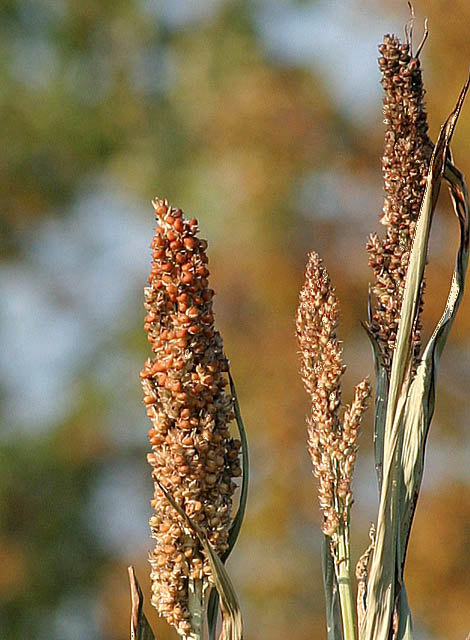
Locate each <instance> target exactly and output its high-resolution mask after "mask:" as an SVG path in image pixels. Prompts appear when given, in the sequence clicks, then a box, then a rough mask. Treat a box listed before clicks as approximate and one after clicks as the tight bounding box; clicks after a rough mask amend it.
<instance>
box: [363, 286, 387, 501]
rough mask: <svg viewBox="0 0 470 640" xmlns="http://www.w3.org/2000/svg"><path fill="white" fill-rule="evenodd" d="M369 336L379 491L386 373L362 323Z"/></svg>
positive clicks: (370, 312) (369, 307)
mask: <svg viewBox="0 0 470 640" xmlns="http://www.w3.org/2000/svg"><path fill="white" fill-rule="evenodd" d="M371 306H372V305H371V292H370V290H369V301H368V309H369V324H370V318H371V315H372V309H371ZM362 326H363V327H364V329H365V331H366V333H367V335H368V337H369V341H370V344H371V347H372V357H373V360H374V372H375V395H374V458H375V472H376V474H377V483H378V485H379V492H380V490H381V489H382V476H383V459H384V437H385V419H386V415H387V399H388V375H387V369H386V368H385V366H384V364H383V359H382V355H381V353H380V349H379V345H378V344H377V340H376V339H375V336H374V334H373V333H372V332H371V331H370V329H369V327H368V326H367V325H366V324H365V323H363V325H362Z"/></svg>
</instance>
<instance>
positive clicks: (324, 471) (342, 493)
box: [296, 252, 370, 640]
mask: <svg viewBox="0 0 470 640" xmlns="http://www.w3.org/2000/svg"><path fill="white" fill-rule="evenodd" d="M338 316H339V304H338V299H337V297H336V293H335V290H334V289H333V287H332V286H331V283H330V279H329V276H328V273H327V271H326V269H325V268H324V267H323V264H322V261H321V259H320V258H319V256H318V255H317V254H316V253H314V252H312V253H311V254H310V256H309V259H308V263H307V268H306V272H305V283H304V286H303V287H302V289H301V292H300V300H299V307H298V311H297V322H296V326H297V340H298V344H299V349H300V359H301V365H300V372H301V376H302V380H303V383H304V386H305V389H306V391H307V393H308V394H309V396H310V399H311V415H310V417H309V418H308V420H307V433H308V451H309V454H310V457H311V460H312V463H313V473H314V475H315V476H316V477H317V479H318V495H319V501H320V508H321V511H322V514H323V524H322V531H323V533H324V535H325V536H326V537H327V538H328V544H329V549H330V553H331V556H332V558H333V562H334V568H335V576H336V588H337V589H338V593H339V601H340V614H341V619H342V627H343V633H344V638H345V640H355V638H356V627H355V621H354V604H353V602H354V600H353V589H352V582H351V567H350V551H349V518H350V510H351V504H352V492H351V479H352V474H353V470H354V462H355V459H356V453H357V439H358V430H359V425H360V422H361V420H362V416H363V413H364V411H365V409H366V405H367V400H368V397H369V394H370V384H369V382H368V380H367V379H364V380H362V381H361V382H360V383H359V384H358V385H357V386H356V388H355V390H354V399H353V402H352V404H351V406H350V407H347V408H346V409H345V411H344V415H343V419H342V420H341V419H340V415H339V412H340V408H341V377H342V375H343V373H344V369H345V366H344V364H343V361H342V349H341V346H340V343H339V341H338V338H337V335H336V329H337V323H338Z"/></svg>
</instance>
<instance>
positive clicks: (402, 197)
mask: <svg viewBox="0 0 470 640" xmlns="http://www.w3.org/2000/svg"><path fill="white" fill-rule="evenodd" d="M379 52H380V57H379V67H380V72H381V74H382V86H383V88H384V91H385V95H384V99H383V114H384V123H385V127H386V130H385V144H384V154H383V157H382V174H383V178H384V185H385V200H384V207H383V211H382V216H381V222H382V224H383V225H385V226H386V228H387V230H386V233H385V237H384V238H383V239H380V238H379V237H378V236H377V234H372V235H371V236H370V237H369V239H368V242H367V246H366V247H367V251H368V253H369V266H371V267H372V269H373V271H374V284H373V287H372V292H373V294H374V296H375V305H374V309H373V313H372V319H371V323H370V331H371V333H372V334H373V335H374V336H375V339H376V341H377V344H378V345H379V348H380V350H381V353H382V357H383V361H384V364H385V366H386V367H387V368H388V369H389V368H390V365H391V359H392V355H393V349H394V347H395V340H396V335H397V330H398V323H399V320H400V311H401V302H402V298H403V291H404V286H405V276H406V271H407V268H408V261H409V255H410V250H411V243H412V240H413V235H414V231H415V226H416V220H417V217H418V214H419V209H420V206H421V200H422V198H423V195H424V190H425V185H426V175H427V171H428V165H429V159H430V156H431V151H432V144H431V142H430V140H429V137H428V134H427V131H428V125H427V119H426V111H425V107H424V88H423V81H422V76H421V67H420V61H419V57H414V56H413V54H412V51H411V46H410V44H409V43H405V44H402V43H401V42H400V41H399V39H398V38H397V37H396V36H393V35H392V36H390V35H387V36H385V38H384V42H383V43H382V44H381V45H380V46H379ZM420 333H421V326H420V323H419V322H418V324H417V326H416V327H415V333H414V340H413V341H414V352H415V356H417V355H418V353H419V348H420Z"/></svg>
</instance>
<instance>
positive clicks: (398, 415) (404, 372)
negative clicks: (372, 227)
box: [361, 81, 468, 640]
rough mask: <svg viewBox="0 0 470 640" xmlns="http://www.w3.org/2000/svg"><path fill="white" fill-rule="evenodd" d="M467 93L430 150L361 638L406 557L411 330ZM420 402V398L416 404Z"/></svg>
mask: <svg viewBox="0 0 470 640" xmlns="http://www.w3.org/2000/svg"><path fill="white" fill-rule="evenodd" d="M467 89H468V81H467V83H466V84H465V86H464V88H463V90H462V92H461V93H460V96H459V99H458V101H457V105H456V107H455V109H454V110H453V112H452V113H451V115H450V116H449V118H448V119H447V121H446V123H445V124H444V125H443V127H442V128H441V131H440V134H439V138H438V140H437V143H436V146H435V147H434V151H433V155H432V158H431V163H430V169H429V173H428V177H427V184H426V190H425V193H424V196H423V201H422V203H421V209H420V213H419V217H418V220H417V224H416V231H415V235H414V239H413V245H412V249H411V254H410V260H409V264H408V269H407V275H406V281H405V290H404V294H403V302H402V307H401V315H400V324H399V327H398V332H397V340H396V346H395V351H394V354H393V360H392V370H391V374H390V387H389V395H388V402H387V415H386V422H385V437H384V461H383V464H384V468H383V484H382V490H381V495H380V504H379V514H378V519H377V536H376V543H375V549H374V554H373V558H372V564H371V569H370V573H369V583H368V589H367V592H368V605H367V611H366V615H365V617H364V622H363V626H362V629H361V640H388V637H389V634H390V630H391V624H392V618H393V609H394V605H395V594H396V593H398V586H399V585H397V584H396V580H397V578H398V580H399V581H400V582H401V558H402V557H403V556H404V554H403V549H402V527H401V516H402V509H401V508H400V505H401V499H402V496H403V493H404V492H405V488H404V486H403V483H404V480H403V474H402V470H401V456H402V447H403V424H404V421H405V420H409V414H410V412H413V411H414V412H419V406H418V404H417V400H418V399H416V401H415V402H414V403H413V404H412V405H410V404H409V403H408V390H409V388H410V384H411V368H412V354H411V352H412V335H413V327H414V325H415V322H416V318H417V314H418V310H419V295H420V290H421V283H422V279H423V273H424V267H425V264H426V256H427V248H428V241H429V232H430V227H431V222H432V217H433V213H434V208H435V205H436V202H437V198H438V195H439V190H440V185H441V180H442V176H443V173H444V167H445V164H446V158H447V150H448V146H449V143H450V140H451V138H452V134H453V132H454V129H455V125H456V122H457V119H458V116H459V114H460V110H461V107H462V104H463V101H464V99H465V95H466V92H467ZM420 366H421V365H420ZM418 368H419V367H418ZM418 385H419V383H418ZM422 401H423V397H422V396H421V397H420V398H419V405H420V406H421V405H422Z"/></svg>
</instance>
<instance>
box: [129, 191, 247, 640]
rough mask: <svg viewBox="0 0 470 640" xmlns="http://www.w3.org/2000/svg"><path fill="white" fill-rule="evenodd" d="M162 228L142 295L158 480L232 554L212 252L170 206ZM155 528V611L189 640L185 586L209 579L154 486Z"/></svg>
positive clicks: (230, 468) (230, 456) (224, 365)
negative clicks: (209, 258) (210, 283)
mask: <svg viewBox="0 0 470 640" xmlns="http://www.w3.org/2000/svg"><path fill="white" fill-rule="evenodd" d="M153 204H154V208H155V213H156V216H157V222H158V224H157V228H156V232H155V236H154V238H153V241H152V245H151V248H152V250H153V254H152V255H153V262H152V269H151V272H150V276H149V286H148V287H146V288H145V291H144V293H145V308H146V310H147V315H146V318H145V330H146V331H147V334H148V340H149V342H150V344H151V345H152V350H153V352H154V357H153V358H152V359H149V360H147V362H146V363H145V366H144V369H143V371H142V372H141V378H142V386H143V389H144V403H145V404H146V406H147V415H148V416H149V418H150V420H151V422H152V428H151V429H150V431H149V439H150V444H151V445H152V453H150V454H149V455H148V461H149V463H150V464H151V466H152V469H153V476H154V477H155V478H156V479H158V480H159V482H161V483H162V485H164V486H165V488H166V489H167V490H168V491H169V492H170V493H171V495H172V496H173V498H174V499H175V500H176V502H177V503H178V504H180V505H181V506H182V507H183V508H184V509H185V511H186V513H187V514H188V516H190V517H191V518H192V519H193V520H194V521H196V522H197V523H198V524H199V525H200V527H201V528H202V529H203V531H205V533H206V534H207V536H208V539H209V541H210V542H211V543H212V545H213V547H214V548H215V550H216V551H217V552H218V553H219V554H222V553H223V552H224V551H225V550H226V549H227V538H228V530H229V526H230V522H231V510H232V496H233V493H234V491H235V489H236V484H235V482H234V481H233V478H234V477H238V476H240V474H241V470H240V461H239V450H240V442H239V441H238V440H234V439H233V438H232V437H231V435H230V432H229V428H228V425H229V423H230V422H231V420H232V419H233V417H234V414H233V401H232V398H231V396H230V394H229V393H227V392H226V390H225V388H226V385H227V371H228V362H227V359H226V358H225V355H224V351H223V344H222V338H221V336H220V335H219V333H218V332H217V331H215V329H214V315H213V310H212V297H213V293H214V292H213V291H212V290H211V289H210V288H209V286H208V276H209V271H208V269H207V255H206V248H207V243H206V241H205V240H201V239H199V238H198V237H197V231H198V227H197V221H196V220H186V219H185V218H184V216H183V214H182V212H181V210H180V209H175V208H172V207H170V206H169V205H168V202H167V201H163V200H156V201H155V202H154V203H153ZM152 506H153V507H154V509H155V514H154V515H153V516H152V517H151V519H150V526H151V530H152V536H153V538H155V540H156V547H155V550H154V551H153V552H152V554H151V557H150V563H151V569H152V570H151V578H152V591H153V594H152V603H153V604H154V605H155V606H156V608H157V609H158V611H159V613H160V614H161V615H163V616H165V617H166V619H167V620H168V622H169V623H170V624H172V625H174V626H175V627H176V629H177V631H178V632H179V633H180V634H181V635H184V636H187V635H191V631H192V629H191V624H190V612H189V608H188V579H189V578H193V579H195V580H202V581H203V583H204V584H207V581H208V580H210V579H211V576H210V566H209V562H208V559H207V558H206V557H205V556H204V553H203V552H202V550H201V548H200V545H199V543H198V542H197V540H196V539H195V538H194V537H193V536H192V535H191V532H189V531H187V530H185V527H184V526H183V524H182V522H181V519H180V518H179V516H178V515H177V514H176V512H175V510H174V509H173V508H172V507H171V505H170V504H169V503H168V501H167V500H166V498H165V497H164V496H163V495H162V492H161V491H160V490H159V488H158V485H155V493H154V498H153V500H152Z"/></svg>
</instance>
